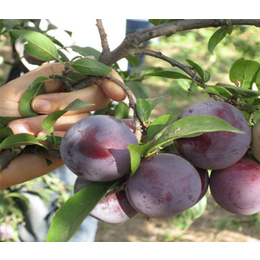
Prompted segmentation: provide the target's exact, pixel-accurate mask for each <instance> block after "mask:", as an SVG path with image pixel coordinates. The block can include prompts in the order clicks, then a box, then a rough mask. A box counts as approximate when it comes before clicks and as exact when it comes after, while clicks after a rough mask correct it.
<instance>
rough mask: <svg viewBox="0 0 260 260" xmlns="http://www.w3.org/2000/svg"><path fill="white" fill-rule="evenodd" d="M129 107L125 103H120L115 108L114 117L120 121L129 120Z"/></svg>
mask: <svg viewBox="0 0 260 260" xmlns="http://www.w3.org/2000/svg"><path fill="white" fill-rule="evenodd" d="M128 115H129V107H128V105H127V104H126V103H125V102H122V101H121V102H119V103H118V104H117V106H116V107H115V110H114V114H113V116H114V117H115V118H118V119H123V118H128Z"/></svg>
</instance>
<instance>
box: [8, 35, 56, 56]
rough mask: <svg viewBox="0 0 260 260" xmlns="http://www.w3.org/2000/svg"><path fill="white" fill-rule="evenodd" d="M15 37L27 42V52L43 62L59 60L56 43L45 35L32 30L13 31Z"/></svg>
mask: <svg viewBox="0 0 260 260" xmlns="http://www.w3.org/2000/svg"><path fill="white" fill-rule="evenodd" d="M11 33H12V34H13V35H14V37H16V38H18V37H19V36H21V37H22V38H23V39H25V40H26V41H27V44H26V45H25V51H26V52H27V53H28V54H29V55H31V56H33V57H35V58H36V59H39V60H43V61H51V60H59V53H58V51H57V49H56V47H55V45H54V43H53V42H52V41H51V40H50V39H49V38H48V37H47V36H45V35H43V34H41V33H39V32H35V31H30V30H11Z"/></svg>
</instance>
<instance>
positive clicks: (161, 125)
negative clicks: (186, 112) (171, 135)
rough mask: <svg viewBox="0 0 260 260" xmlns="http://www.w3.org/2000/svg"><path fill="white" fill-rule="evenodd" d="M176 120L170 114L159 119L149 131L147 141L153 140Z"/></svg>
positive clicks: (152, 124) (151, 125)
mask: <svg viewBox="0 0 260 260" xmlns="http://www.w3.org/2000/svg"><path fill="white" fill-rule="evenodd" d="M174 118H175V117H173V116H172V115H169V114H166V115H162V116H159V117H157V118H156V119H155V120H154V121H153V122H152V123H151V124H150V126H149V127H148V129H147V140H148V141H150V140H153V138H155V137H156V135H157V134H159V133H160V132H161V131H162V130H163V129H165V128H166V126H168V125H169V124H170V123H172V122H173V120H174Z"/></svg>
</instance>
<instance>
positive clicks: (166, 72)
mask: <svg viewBox="0 0 260 260" xmlns="http://www.w3.org/2000/svg"><path fill="white" fill-rule="evenodd" d="M151 76H154V77H163V78H170V79H189V80H190V79H191V78H190V77H189V76H187V75H185V74H182V73H180V72H177V71H175V70H174V69H165V68H160V70H156V71H153V72H148V73H145V74H144V75H143V77H151Z"/></svg>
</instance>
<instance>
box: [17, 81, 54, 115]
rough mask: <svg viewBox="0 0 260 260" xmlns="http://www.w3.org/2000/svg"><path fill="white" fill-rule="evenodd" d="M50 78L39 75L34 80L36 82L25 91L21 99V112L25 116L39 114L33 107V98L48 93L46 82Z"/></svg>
mask: <svg viewBox="0 0 260 260" xmlns="http://www.w3.org/2000/svg"><path fill="white" fill-rule="evenodd" d="M46 80H49V78H47V77H39V78H36V79H35V80H34V82H33V83H32V84H31V85H30V86H29V88H28V89H27V90H26V91H25V92H24V94H23V96H22V98H21V101H20V112H21V114H22V116H23V117H32V116H37V115H38V114H37V113H35V112H34V111H33V110H32V108H31V102H32V100H33V99H34V98H35V97H36V96H38V95H41V94H45V93H46V89H45V85H44V82H45V81H46Z"/></svg>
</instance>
